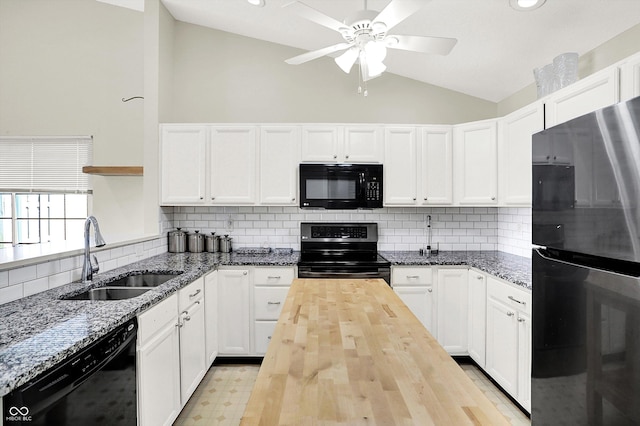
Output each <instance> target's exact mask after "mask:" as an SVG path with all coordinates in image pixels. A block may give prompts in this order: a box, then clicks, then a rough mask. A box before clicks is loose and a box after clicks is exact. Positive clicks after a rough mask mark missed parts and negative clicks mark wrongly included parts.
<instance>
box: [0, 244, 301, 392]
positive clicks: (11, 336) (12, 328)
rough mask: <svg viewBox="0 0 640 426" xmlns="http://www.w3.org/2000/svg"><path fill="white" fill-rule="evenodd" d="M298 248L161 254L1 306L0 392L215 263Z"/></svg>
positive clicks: (289, 257)
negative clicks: (97, 293)
mask: <svg viewBox="0 0 640 426" xmlns="http://www.w3.org/2000/svg"><path fill="white" fill-rule="evenodd" d="M298 259H299V253H298V252H292V253H286V252H285V253H279V252H278V253H269V254H259V255H258V254H253V253H246V254H235V253H179V254H178V253H164V254H161V255H158V256H154V257H151V258H149V259H146V260H142V261H139V262H135V263H131V264H129V265H126V266H124V267H121V268H117V269H114V270H112V271H108V272H105V273H101V274H97V275H94V279H93V282H91V283H89V284H82V283H79V282H74V283H70V284H66V285H63V286H60V287H57V288H55V289H51V290H48V291H45V292H42V293H38V294H35V295H33V296H29V297H25V298H23V299H19V300H16V301H14V302H10V303H6V304H3V305H0V318H2V322H1V323H0V397H1V396H4V395H6V394H7V393H9V392H11V390H13V389H15V388H16V387H18V386H20V385H22V384H24V383H26V382H28V381H29V380H30V379H32V378H34V377H36V376H37V375H39V374H40V373H42V372H44V371H45V370H47V369H48V368H50V367H52V366H54V365H56V364H57V363H58V362H60V361H62V360H64V359H65V358H67V357H69V356H71V355H73V354H74V353H76V352H78V351H79V350H81V349H83V348H84V347H86V346H88V345H89V344H91V343H93V342H94V341H96V340H98V339H99V338H101V337H102V336H104V335H106V334H107V333H109V332H110V331H112V330H113V329H115V328H116V327H117V326H119V325H121V324H123V323H125V322H126V321H128V320H129V319H131V318H133V317H135V316H136V315H137V314H139V313H140V312H142V311H144V310H146V309H148V308H150V307H151V306H153V305H155V304H156V303H158V302H160V301H161V300H163V299H165V298H166V297H168V296H170V295H171V294H173V293H174V292H176V291H177V290H179V289H180V288H182V287H185V286H186V285H188V284H190V283H191V282H193V281H195V280H196V279H198V278H199V277H201V276H203V275H204V274H206V273H207V272H209V271H211V270H213V269H214V268H215V267H216V266H219V265H263V266H278V265H280V266H286V265H289V266H291V265H296V264H297V263H298ZM132 271H136V272H164V273H174V274H177V273H179V274H180V275H176V277H175V278H172V279H171V280H169V281H167V282H165V283H164V284H162V285H160V286H158V287H155V288H153V289H151V290H149V291H147V292H146V293H144V294H142V295H140V296H138V297H134V298H132V299H126V300H117V301H113V300H110V301H97V300H96V301H92V300H60V297H62V296H65V295H73V294H78V293H81V292H83V291H85V290H87V289H90V288H95V287H102V286H104V285H106V284H107V283H108V282H110V281H113V280H116V279H118V278H121V277H123V276H125V275H127V274H128V273H130V272H132Z"/></svg>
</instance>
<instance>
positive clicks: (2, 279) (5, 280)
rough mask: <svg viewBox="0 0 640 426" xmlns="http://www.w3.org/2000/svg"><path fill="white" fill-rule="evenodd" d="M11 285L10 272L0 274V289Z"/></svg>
mask: <svg viewBox="0 0 640 426" xmlns="http://www.w3.org/2000/svg"><path fill="white" fill-rule="evenodd" d="M8 285H9V271H2V272H0V288H2V287H6V286H8Z"/></svg>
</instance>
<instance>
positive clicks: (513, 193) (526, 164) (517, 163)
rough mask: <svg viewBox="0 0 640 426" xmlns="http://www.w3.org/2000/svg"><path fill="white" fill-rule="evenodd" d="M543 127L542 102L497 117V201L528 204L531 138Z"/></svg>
mask: <svg viewBox="0 0 640 426" xmlns="http://www.w3.org/2000/svg"><path fill="white" fill-rule="evenodd" d="M543 129H544V107H543V105H542V102H535V103H533V104H531V105H529V106H527V107H525V108H522V109H520V110H518V111H515V112H513V113H511V114H509V115H507V116H506V117H503V118H501V119H499V120H498V182H499V183H500V185H499V190H500V191H499V194H500V204H503V205H525V206H526V205H531V137H532V135H533V134H534V133H537V132H539V131H541V130H543Z"/></svg>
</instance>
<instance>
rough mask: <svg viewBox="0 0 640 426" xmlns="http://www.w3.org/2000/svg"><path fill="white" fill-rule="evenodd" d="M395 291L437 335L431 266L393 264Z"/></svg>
mask: <svg viewBox="0 0 640 426" xmlns="http://www.w3.org/2000/svg"><path fill="white" fill-rule="evenodd" d="M391 285H392V287H393V291H394V292H395V293H396V294H397V295H398V297H399V298H400V300H402V301H403V302H404V304H405V305H407V307H408V308H409V310H410V311H411V312H412V313H413V315H415V316H416V318H418V320H419V321H420V322H421V323H422V324H423V325H424V326H425V328H426V329H427V330H429V332H430V333H431V334H432V335H433V336H435V335H436V327H435V325H436V305H435V295H434V292H433V271H432V269H431V268H430V267H403V266H393V267H392V269H391Z"/></svg>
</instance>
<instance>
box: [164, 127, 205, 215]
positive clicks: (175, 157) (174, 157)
mask: <svg viewBox="0 0 640 426" xmlns="http://www.w3.org/2000/svg"><path fill="white" fill-rule="evenodd" d="M160 138H161V139H160V187H161V194H162V195H161V203H162V204H163V205H179V204H203V203H204V202H205V185H206V178H205V173H206V168H205V167H206V165H205V161H206V147H207V127H206V126H195V125H187V124H184V125H183V124H180V125H169V124H164V125H162V127H161V131H160Z"/></svg>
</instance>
